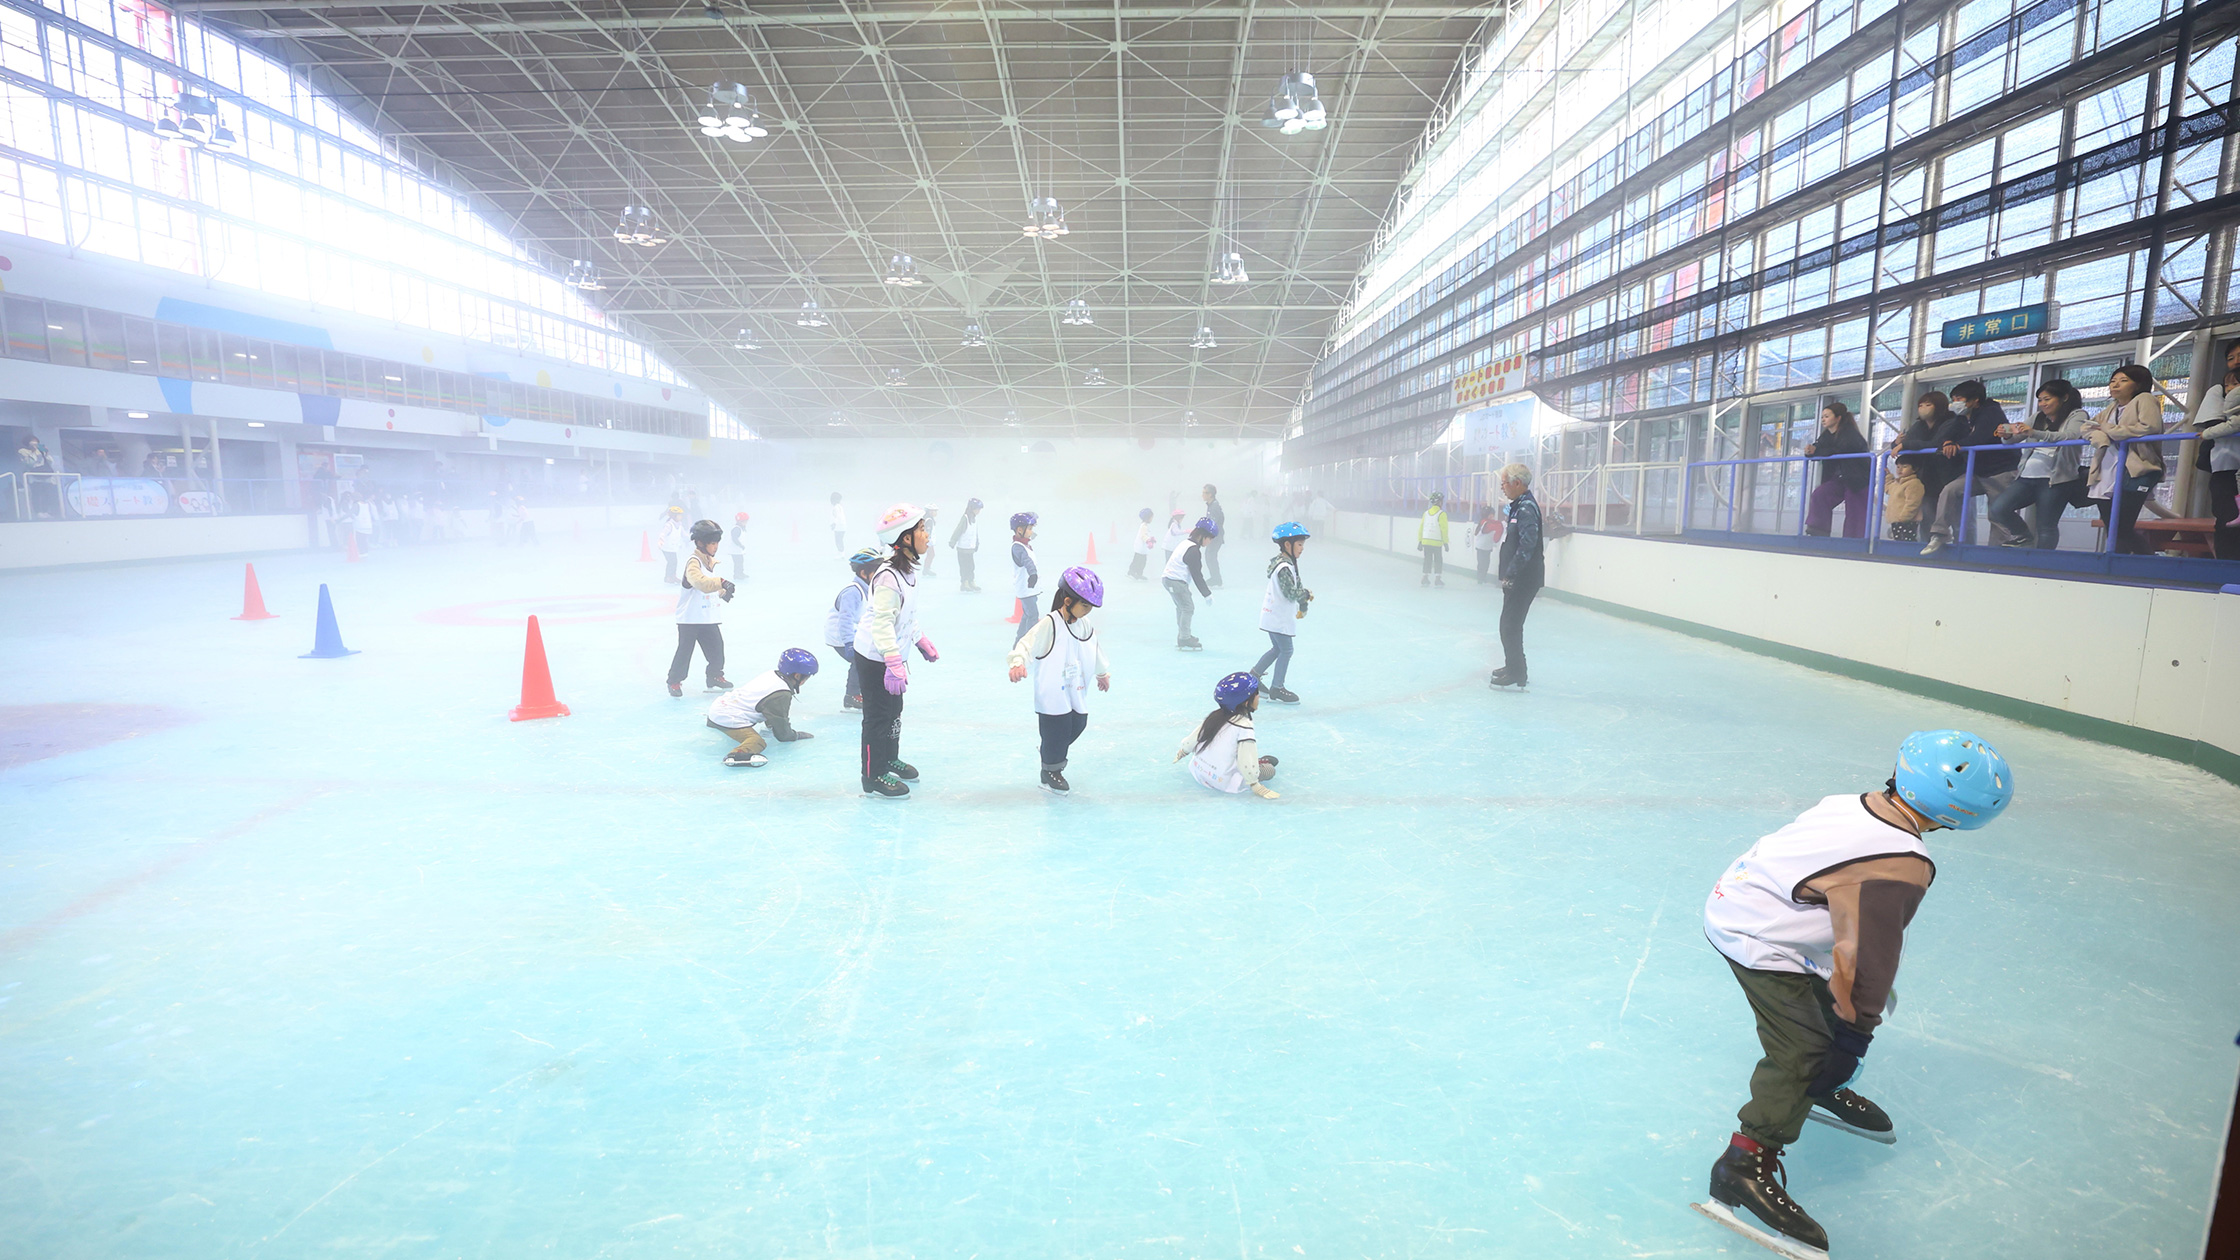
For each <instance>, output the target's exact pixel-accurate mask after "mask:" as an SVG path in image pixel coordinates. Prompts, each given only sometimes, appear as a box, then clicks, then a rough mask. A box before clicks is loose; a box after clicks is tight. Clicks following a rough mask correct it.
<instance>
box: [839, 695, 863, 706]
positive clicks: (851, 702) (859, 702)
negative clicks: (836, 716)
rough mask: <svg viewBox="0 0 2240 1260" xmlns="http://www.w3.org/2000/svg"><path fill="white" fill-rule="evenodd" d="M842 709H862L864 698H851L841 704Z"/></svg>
mask: <svg viewBox="0 0 2240 1260" xmlns="http://www.w3.org/2000/svg"><path fill="white" fill-rule="evenodd" d="M840 707H841V708H843V709H860V708H862V707H863V697H862V696H849V697H848V698H846V699H844V700H842V701H841V702H840Z"/></svg>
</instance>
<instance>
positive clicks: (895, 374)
mask: <svg viewBox="0 0 2240 1260" xmlns="http://www.w3.org/2000/svg"><path fill="white" fill-rule="evenodd" d="M909 383H910V378H909V376H908V375H906V374H905V373H904V372H903V370H902V369H901V368H898V367H891V368H888V369H887V379H886V381H885V382H884V384H885V386H886V388H888V389H900V388H902V387H903V386H905V385H907V384H909Z"/></svg>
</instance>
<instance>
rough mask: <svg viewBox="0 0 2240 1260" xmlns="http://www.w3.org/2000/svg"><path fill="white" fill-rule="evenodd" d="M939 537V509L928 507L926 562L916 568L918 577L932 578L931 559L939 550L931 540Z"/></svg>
mask: <svg viewBox="0 0 2240 1260" xmlns="http://www.w3.org/2000/svg"><path fill="white" fill-rule="evenodd" d="M939 537H941V509H940V508H937V507H929V508H927V509H926V562H925V563H924V564H922V565H919V566H918V576H919V577H932V576H933V558H934V556H935V555H936V554H938V553H939V552H940V550H941V548H940V547H939V546H937V545H936V544H935V543H934V541H933V540H934V539H937V538H939Z"/></svg>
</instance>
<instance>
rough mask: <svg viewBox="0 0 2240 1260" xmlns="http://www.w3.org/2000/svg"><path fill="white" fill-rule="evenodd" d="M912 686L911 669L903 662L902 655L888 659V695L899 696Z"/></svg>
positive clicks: (897, 654)
mask: <svg viewBox="0 0 2240 1260" xmlns="http://www.w3.org/2000/svg"><path fill="white" fill-rule="evenodd" d="M909 685H910V667H909V666H908V665H907V664H905V663H904V662H903V659H902V654H901V653H899V652H898V653H896V654H895V655H893V656H890V657H888V658H887V694H888V695H890V696H899V695H901V694H902V692H903V689H904V688H906V687H908V686H909Z"/></svg>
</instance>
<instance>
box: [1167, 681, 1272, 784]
mask: <svg viewBox="0 0 2240 1260" xmlns="http://www.w3.org/2000/svg"><path fill="white" fill-rule="evenodd" d="M1213 699H1214V703H1215V704H1217V705H1218V706H1220V707H1218V708H1216V709H1215V710H1214V711H1213V712H1211V713H1208V714H1206V716H1205V720H1204V721H1202V722H1200V723H1198V726H1197V729H1195V730H1193V731H1191V732H1190V734H1189V735H1187V736H1185V737H1184V738H1183V741H1182V747H1180V748H1178V749H1176V750H1175V754H1174V759H1175V760H1176V761H1181V760H1183V759H1184V758H1188V759H1189V761H1190V777H1191V778H1193V779H1196V780H1197V781H1198V782H1200V783H1202V784H1204V785H1205V786H1207V787H1209V788H1212V789H1213V790H1215V791H1217V792H1242V791H1245V790H1246V789H1248V788H1249V789H1250V790H1251V792H1252V794H1253V795H1254V796H1257V797H1259V798H1260V799H1261V800H1264V801H1272V800H1275V799H1276V798H1277V796H1278V795H1280V794H1279V793H1277V792H1276V791H1275V790H1273V789H1272V788H1270V787H1269V786H1268V784H1267V781H1268V780H1269V779H1272V778H1274V777H1276V759H1275V758H1273V757H1263V756H1261V755H1260V744H1259V741H1258V740H1256V739H1255V738H1253V731H1252V713H1253V710H1255V709H1258V708H1259V707H1260V680H1259V679H1257V678H1254V677H1253V676H1252V675H1250V674H1246V673H1235V674H1231V675H1229V676H1228V677H1226V678H1224V679H1222V680H1221V681H1220V682H1218V683H1215V684H1214V686H1213Z"/></svg>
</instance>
